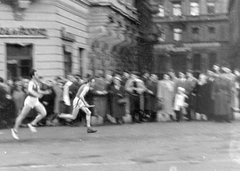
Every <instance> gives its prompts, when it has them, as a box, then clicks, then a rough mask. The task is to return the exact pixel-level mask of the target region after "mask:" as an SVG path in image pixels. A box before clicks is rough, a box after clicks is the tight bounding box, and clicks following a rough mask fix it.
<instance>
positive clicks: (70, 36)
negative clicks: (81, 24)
mask: <svg viewBox="0 0 240 171" xmlns="http://www.w3.org/2000/svg"><path fill="white" fill-rule="evenodd" d="M61 35H62V40H65V41H69V42H75V35H74V34H72V33H69V32H67V31H66V28H64V27H62V30H61Z"/></svg>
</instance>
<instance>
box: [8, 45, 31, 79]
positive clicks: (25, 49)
mask: <svg viewBox="0 0 240 171" xmlns="http://www.w3.org/2000/svg"><path fill="white" fill-rule="evenodd" d="M6 49H7V71H8V73H7V77H8V79H14V78H18V77H29V73H30V70H31V68H32V49H33V46H32V45H27V46H22V45H18V44H7V45H6Z"/></svg>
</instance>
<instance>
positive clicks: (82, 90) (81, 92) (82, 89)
mask: <svg viewBox="0 0 240 171" xmlns="http://www.w3.org/2000/svg"><path fill="white" fill-rule="evenodd" d="M89 89H90V86H89V85H88V84H83V85H82V86H81V87H80V88H79V89H78V92H77V95H76V97H78V98H80V97H81V98H84V97H85V95H86V94H87V93H88V91H89Z"/></svg>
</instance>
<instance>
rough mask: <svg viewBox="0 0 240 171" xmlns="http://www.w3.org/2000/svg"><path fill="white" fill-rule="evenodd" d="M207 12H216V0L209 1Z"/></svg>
mask: <svg viewBox="0 0 240 171" xmlns="http://www.w3.org/2000/svg"><path fill="white" fill-rule="evenodd" d="M207 13H208V14H215V2H214V1H213V0H211V1H210V0H209V1H208V2H207Z"/></svg>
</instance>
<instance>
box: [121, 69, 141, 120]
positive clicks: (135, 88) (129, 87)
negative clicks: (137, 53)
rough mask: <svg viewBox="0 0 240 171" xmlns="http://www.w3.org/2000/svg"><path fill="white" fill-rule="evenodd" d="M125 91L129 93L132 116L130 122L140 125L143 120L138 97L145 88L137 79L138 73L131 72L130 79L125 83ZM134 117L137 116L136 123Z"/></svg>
mask: <svg viewBox="0 0 240 171" xmlns="http://www.w3.org/2000/svg"><path fill="white" fill-rule="evenodd" d="M126 91H127V92H128V93H129V100H130V114H131V115H132V122H133V123H135V122H138V123H141V121H142V119H143V118H142V113H141V111H140V96H141V95H142V94H143V92H144V91H145V86H144V83H143V81H142V80H140V79H139V74H138V72H133V73H132V74H131V78H130V79H129V80H128V81H127V82H126ZM136 115H137V116H138V120H137V121H136Z"/></svg>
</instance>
